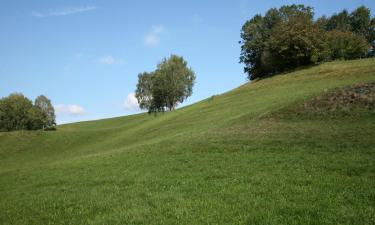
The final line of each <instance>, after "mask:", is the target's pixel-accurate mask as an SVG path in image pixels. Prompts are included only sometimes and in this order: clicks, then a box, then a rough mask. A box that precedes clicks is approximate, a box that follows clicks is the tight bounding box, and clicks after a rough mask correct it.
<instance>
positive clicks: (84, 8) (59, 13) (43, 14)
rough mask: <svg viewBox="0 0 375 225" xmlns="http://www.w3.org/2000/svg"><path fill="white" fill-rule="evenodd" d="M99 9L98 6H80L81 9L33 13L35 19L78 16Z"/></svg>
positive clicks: (71, 8) (73, 8) (72, 8)
mask: <svg viewBox="0 0 375 225" xmlns="http://www.w3.org/2000/svg"><path fill="white" fill-rule="evenodd" d="M95 9H97V7H96V6H80V7H69V8H63V9H57V10H48V11H33V12H32V13H31V15H32V16H34V17H50V16H67V15H71V14H77V13H82V12H88V11H92V10H95Z"/></svg>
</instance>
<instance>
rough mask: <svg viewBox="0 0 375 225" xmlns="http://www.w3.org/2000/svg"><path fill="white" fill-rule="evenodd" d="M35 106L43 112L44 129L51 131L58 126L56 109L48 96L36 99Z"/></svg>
mask: <svg viewBox="0 0 375 225" xmlns="http://www.w3.org/2000/svg"><path fill="white" fill-rule="evenodd" d="M34 106H35V107H36V108H38V109H39V110H40V111H41V114H42V118H43V119H42V124H43V125H42V127H43V128H44V129H51V128H53V127H54V126H55V125H56V121H55V119H56V117H55V109H54V108H53V106H52V103H51V100H49V99H48V98H47V97H46V96H44V95H40V96H38V97H37V98H36V99H35V102H34Z"/></svg>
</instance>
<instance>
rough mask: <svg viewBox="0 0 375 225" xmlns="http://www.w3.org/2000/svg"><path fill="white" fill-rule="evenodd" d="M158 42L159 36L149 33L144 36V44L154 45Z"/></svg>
mask: <svg viewBox="0 0 375 225" xmlns="http://www.w3.org/2000/svg"><path fill="white" fill-rule="evenodd" d="M159 42H160V38H159V37H158V36H157V35H155V34H149V35H147V36H146V37H145V44H146V45H149V46H156V45H158V44H159Z"/></svg>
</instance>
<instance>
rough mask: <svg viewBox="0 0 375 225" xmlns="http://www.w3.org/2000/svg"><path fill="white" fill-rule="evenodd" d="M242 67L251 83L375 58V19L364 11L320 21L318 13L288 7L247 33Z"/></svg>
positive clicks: (251, 24) (255, 21) (258, 18)
mask: <svg viewBox="0 0 375 225" xmlns="http://www.w3.org/2000/svg"><path fill="white" fill-rule="evenodd" d="M241 39H242V40H241V41H240V44H241V56H240V62H241V63H244V64H245V67H244V71H245V72H246V73H247V74H248V78H249V79H250V80H254V79H257V78H263V77H267V76H271V75H274V74H277V73H281V72H284V71H288V70H292V69H295V68H297V67H300V66H306V65H312V64H315V63H318V62H324V61H331V60H337V59H358V58H364V57H371V56H374V55H375V18H374V17H371V12H370V9H368V8H366V7H364V6H361V7H358V8H357V9H355V10H354V11H353V12H351V13H349V12H348V11H347V10H343V11H341V12H340V13H337V14H334V15H332V16H330V17H327V16H322V17H320V18H318V19H316V20H314V11H313V8H311V7H307V6H304V5H288V6H282V7H280V8H278V9H277V8H272V9H270V10H268V11H267V12H266V14H265V15H264V16H262V15H259V14H258V15H255V16H254V17H253V18H251V19H250V20H248V21H246V22H245V24H244V25H243V27H242V30H241Z"/></svg>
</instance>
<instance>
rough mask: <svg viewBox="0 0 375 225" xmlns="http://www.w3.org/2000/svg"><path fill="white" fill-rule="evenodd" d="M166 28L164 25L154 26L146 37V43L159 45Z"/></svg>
mask: <svg viewBox="0 0 375 225" xmlns="http://www.w3.org/2000/svg"><path fill="white" fill-rule="evenodd" d="M164 30H165V29H164V27H163V26H162V25H157V26H153V27H152V29H151V32H150V33H149V34H147V35H146V37H145V38H144V43H145V44H146V45H148V46H157V45H158V44H159V43H160V35H161V34H162V33H163V32H164Z"/></svg>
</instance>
